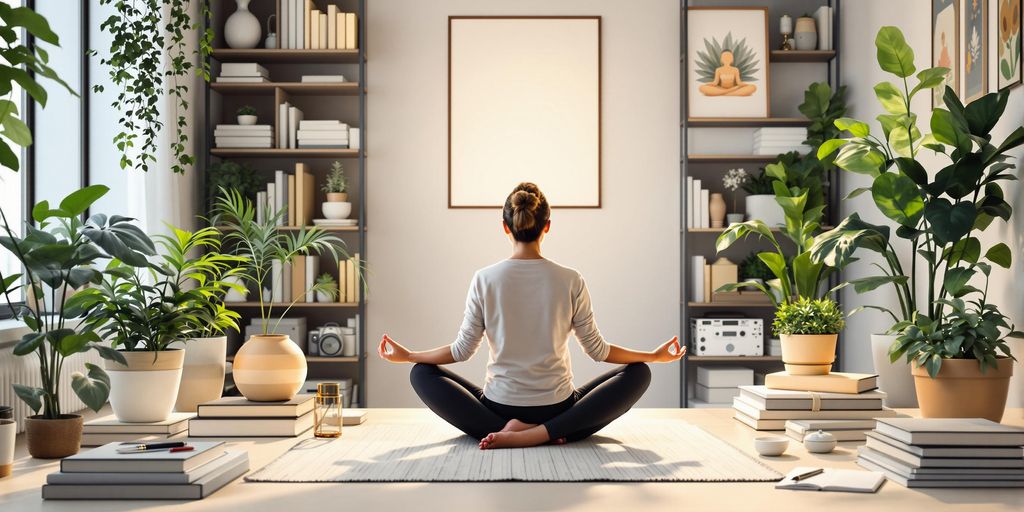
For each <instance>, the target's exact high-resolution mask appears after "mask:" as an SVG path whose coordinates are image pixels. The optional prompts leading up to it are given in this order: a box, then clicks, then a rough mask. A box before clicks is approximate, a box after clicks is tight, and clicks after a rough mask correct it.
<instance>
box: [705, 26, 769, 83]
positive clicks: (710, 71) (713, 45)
mask: <svg viewBox="0 0 1024 512" xmlns="http://www.w3.org/2000/svg"><path fill="white" fill-rule="evenodd" d="M694 65H695V66H696V67H697V75H698V76H699V77H700V78H698V81H700V82H704V85H702V86H700V89H699V90H700V92H701V94H703V95H705V96H750V95H751V94H754V92H755V91H757V86H756V85H754V84H752V83H750V82H756V81H757V77H756V76H755V75H754V73H756V72H757V71H758V66H759V65H761V63H760V61H759V60H757V56H756V55H755V54H754V51H753V50H751V49H750V47H749V46H747V40H746V39H745V38H744V39H740V40H738V41H733V38H732V32H729V33H728V34H726V35H725V38H724V39H722V42H721V43H719V42H718V39H716V38H714V37H712V38H710V39H704V49H703V50H698V51H697V62H695V63H694Z"/></svg>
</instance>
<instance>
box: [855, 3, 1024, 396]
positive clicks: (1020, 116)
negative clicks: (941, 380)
mask: <svg viewBox="0 0 1024 512" xmlns="http://www.w3.org/2000/svg"><path fill="white" fill-rule="evenodd" d="M851 4H852V3H851V2H846V3H844V4H843V6H844V9H843V12H842V19H843V33H842V36H843V41H842V46H841V48H842V49H843V50H842V51H843V54H842V55H843V56H842V59H843V60H842V63H843V81H844V83H846V84H848V87H849V95H848V101H849V104H850V105H851V111H850V114H849V115H850V116H851V117H855V118H857V119H861V120H865V121H868V120H873V119H874V118H875V116H876V115H878V114H880V113H882V112H883V110H882V108H881V107H880V106H879V104H878V101H877V100H876V99H875V94H874V91H873V90H872V87H873V86H874V84H876V83H878V82H880V81H882V80H892V79H894V77H893V76H892V75H889V74H887V73H885V72H883V71H881V70H880V69H879V68H878V64H877V62H876V60H875V46H874V39H875V34H876V33H877V32H878V29H879V28H880V27H882V26H883V25H895V26H898V27H900V29H902V30H903V33H904V35H905V36H906V38H907V41H908V43H909V44H910V46H911V47H912V48H913V49H914V52H915V64H916V65H917V68H918V69H923V68H926V67H930V64H929V63H930V59H931V50H930V48H931V46H930V41H931V25H930V21H929V20H930V19H931V2H929V1H927V0H908V1H906V2H903V3H902V5H901V8H900V9H892V8H891V6H892V2H890V1H884V0H866V1H859V2H856V4H855V5H851ZM990 4H991V5H992V7H991V9H990V12H989V46H988V48H989V90H990V91H994V90H996V86H995V84H996V69H995V40H996V37H997V30H996V28H997V26H998V25H997V24H996V12H995V5H994V4H995V2H990ZM962 18H963V16H961V23H962ZM961 30H962V25H961ZM929 108H931V101H930V98H929V97H928V95H926V94H920V95H918V96H917V97H915V98H914V104H913V109H914V111H915V112H917V113H918V114H919V115H920V116H921V117H922V120H921V121H920V126H921V127H922V129H924V130H925V131H930V130H927V122H928V119H930V115H928V109H929ZM1022 123H1024V87H1017V88H1015V89H1012V90H1011V93H1010V99H1009V103H1008V106H1007V109H1006V112H1005V113H1004V115H1003V118H1002V121H1001V122H1000V123H999V124H998V125H997V126H996V128H995V129H994V130H993V131H992V136H993V141H995V142H996V143H998V142H1002V140H1003V138H1005V137H1006V136H1007V135H1009V134H1010V132H1012V131H1013V130H1014V129H1015V128H1016V127H1018V126H1020V125H1021V124H1022ZM872 130H873V131H874V132H875V133H878V132H880V130H881V128H880V127H879V126H878V124H877V123H876V122H873V121H872ZM1011 154H1012V155H1014V156H1016V157H1017V158H1018V159H1019V158H1020V157H1021V156H1022V155H1024V151H1022V150H1021V148H1017V149H1016V150H1015V151H1013V152H1012V153H1011ZM920 159H921V161H922V163H923V164H924V165H925V167H926V168H927V169H928V171H929V172H930V173H935V172H936V171H938V170H939V169H941V168H942V167H944V166H945V165H948V163H949V160H948V158H946V157H943V156H942V155H938V156H936V155H934V154H932V153H931V152H925V155H923V156H921V157H920ZM1017 163H1018V167H1020V165H1021V162H1020V161H1018V162H1017ZM1017 174H1018V176H1019V175H1020V172H1019V171H1018V173H1017ZM862 186H870V180H869V179H868V178H867V177H865V176H860V175H854V174H850V173H847V174H845V175H844V181H843V188H844V195H845V193H846V192H849V191H851V190H853V189H854V188H856V187H862ZM1003 188H1004V191H1005V192H1006V197H1007V202H1009V203H1010V204H1011V205H1012V206H1013V208H1014V210H1015V211H1014V214H1015V215H1014V217H1012V218H1011V222H1009V223H1005V222H1002V221H1000V220H997V221H995V222H993V224H992V225H991V226H990V227H989V228H988V230H986V231H985V232H983V234H982V235H981V237H980V238H981V244H982V249H983V250H987V248H988V247H990V246H992V245H995V244H997V243H999V242H1005V243H1006V244H1007V245H1009V246H1010V249H1011V250H1012V252H1013V255H1014V264H1013V268H1011V269H1009V270H1005V269H1001V268H998V267H997V268H996V269H995V270H993V272H992V280H991V286H990V289H989V290H990V291H989V300H990V302H992V303H994V304H997V305H999V306H1000V308H1001V309H1002V311H1003V313H1005V314H1007V315H1008V316H1009V317H1010V319H1011V321H1012V322H1013V323H1015V324H1016V325H1017V326H1018V328H1019V327H1021V326H1024V300H1022V299H1024V292H1022V291H1021V288H1020V285H1019V284H1018V283H1016V282H1015V279H1014V278H1015V277H1017V276H1020V275H1022V273H1024V192H1022V189H1021V187H1020V186H1019V184H1018V182H1010V183H1009V184H1004V185H1003ZM854 211H856V212H859V213H860V215H861V216H862V217H863V218H865V219H867V220H868V221H870V222H878V223H880V222H884V221H885V220H886V219H885V217H884V216H883V215H882V214H880V213H879V212H878V210H877V208H875V206H874V203H873V202H872V200H871V197H870V194H863V195H861V196H859V197H857V198H855V199H852V200H849V201H846V202H845V203H844V205H843V214H844V215H848V214H850V213H851V212H854ZM899 248H900V249H901V250H902V252H903V254H902V256H903V260H904V261H909V259H908V258H909V254H908V253H909V248H906V247H902V246H900V247H899ZM870 261H871V260H869V259H865V260H862V261H861V262H858V263H857V264H854V265H853V266H851V268H850V269H849V271H848V273H847V275H846V276H845V277H846V278H848V279H852V278H855V277H862V276H864V275H868V274H870V273H871V271H870V267H868V265H869V263H870ZM921 284H922V283H919V288H921ZM919 296H921V292H920V291H919ZM843 302H844V305H846V306H847V307H850V308H853V307H856V306H858V305H861V304H886V305H889V306H895V305H896V304H895V299H894V297H893V296H892V293H891V288H885V289H880V290H876V291H874V292H872V293H869V294H865V295H857V294H856V293H854V292H853V291H852V290H849V289H847V291H845V292H844V296H843ZM858 315H859V318H856V320H855V321H851V322H849V323H848V327H847V329H846V332H845V334H844V336H845V338H844V347H843V354H842V356H843V361H844V365H843V366H844V369H845V370H848V371H871V369H872V364H871V353H870V347H869V336H870V335H871V334H872V333H873V332H876V331H878V330H879V326H881V325H887V324H888V322H887V321H886V316H885V315H884V314H883V313H880V312H876V311H864V312H861V313H859V314H858ZM1013 348H1014V352H1015V353H1016V355H1017V357H1018V359H1022V360H1024V357H1022V356H1024V343H1020V342H1014V347H1013ZM1015 373H1016V377H1015V380H1014V382H1013V384H1012V385H1011V398H1010V405H1011V406H1017V407H1020V406H1022V405H1024V367H1021V365H1020V364H1018V365H1017V368H1016V371H1015Z"/></svg>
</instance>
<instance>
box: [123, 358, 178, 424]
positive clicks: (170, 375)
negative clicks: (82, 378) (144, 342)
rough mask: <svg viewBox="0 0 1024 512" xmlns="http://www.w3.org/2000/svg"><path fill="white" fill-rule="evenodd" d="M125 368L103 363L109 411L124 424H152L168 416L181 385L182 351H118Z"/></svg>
mask: <svg viewBox="0 0 1024 512" xmlns="http://www.w3.org/2000/svg"><path fill="white" fill-rule="evenodd" d="M121 355H123V356H124V358H125V360H127V361H128V366H125V365H122V364H121V363H118V362H116V361H110V360H107V359H104V360H103V366H104V368H105V369H106V370H107V375H109V376H110V408H111V409H113V410H114V416H117V419H118V420H120V421H123V422H125V423H153V422H157V421H164V420H166V419H167V417H168V416H170V415H171V411H172V410H173V409H174V402H175V401H176V400H177V398H178V387H179V386H180V384H181V368H182V365H183V363H184V361H185V351H184V350H181V349H168V350H161V351H159V352H150V351H137V352H128V351H122V352H121Z"/></svg>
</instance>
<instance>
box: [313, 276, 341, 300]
mask: <svg viewBox="0 0 1024 512" xmlns="http://www.w3.org/2000/svg"><path fill="white" fill-rule="evenodd" d="M316 285H317V286H318V287H319V289H318V290H317V291H316V301H317V302H334V298H335V297H337V296H338V282H337V281H336V280H335V279H334V276H332V275H331V274H330V273H328V272H324V273H323V274H320V275H319V276H318V277H317V278H316Z"/></svg>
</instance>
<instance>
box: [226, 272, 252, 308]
mask: <svg viewBox="0 0 1024 512" xmlns="http://www.w3.org/2000/svg"><path fill="white" fill-rule="evenodd" d="M224 282H226V283H233V284H237V285H239V286H242V287H244V286H245V280H243V279H242V278H241V276H231V277H227V278H225V279H224ZM248 296H249V295H248V294H247V293H242V292H239V291H238V290H235V289H234V288H228V291H227V293H225V294H224V302H245V299H246V297H248Z"/></svg>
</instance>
